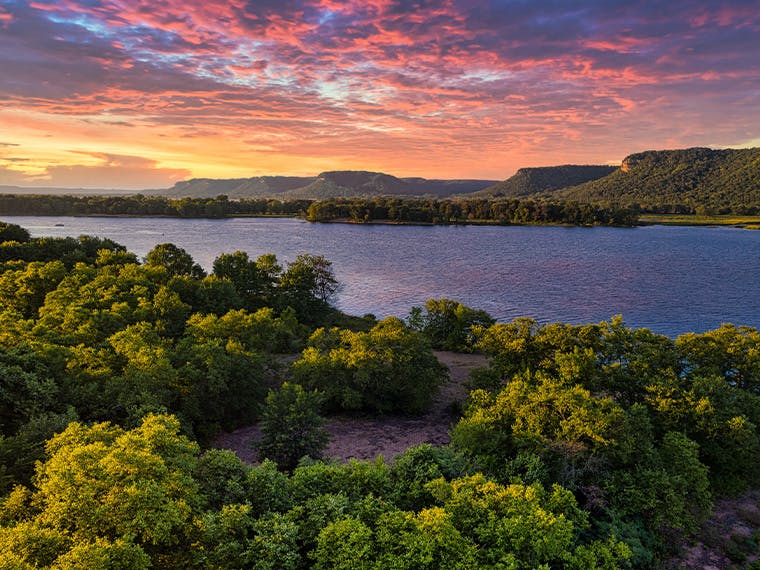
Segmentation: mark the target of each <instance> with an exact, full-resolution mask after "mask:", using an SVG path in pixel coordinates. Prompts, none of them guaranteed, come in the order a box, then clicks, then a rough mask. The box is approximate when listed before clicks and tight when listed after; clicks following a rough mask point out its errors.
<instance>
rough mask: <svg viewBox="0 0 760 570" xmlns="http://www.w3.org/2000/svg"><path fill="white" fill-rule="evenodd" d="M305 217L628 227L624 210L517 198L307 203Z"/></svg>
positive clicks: (633, 219)
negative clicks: (308, 204)
mask: <svg viewBox="0 0 760 570" xmlns="http://www.w3.org/2000/svg"><path fill="white" fill-rule="evenodd" d="M307 219H308V220H310V221H315V222H327V221H333V220H349V221H352V222H372V221H389V222H400V223H425V224H468V223H496V224H568V225H588V226H591V225H613V226H634V225H636V223H637V222H638V216H637V214H635V213H634V212H633V211H632V210H629V209H626V208H615V207H601V206H597V205H592V204H584V203H581V202H558V201H548V200H519V199H496V200H494V199H485V198H481V199H461V200H434V199H424V198H409V199H399V198H344V199H342V198H336V199H332V200H320V201H318V202H313V203H312V204H311V205H310V206H309V208H308V213H307Z"/></svg>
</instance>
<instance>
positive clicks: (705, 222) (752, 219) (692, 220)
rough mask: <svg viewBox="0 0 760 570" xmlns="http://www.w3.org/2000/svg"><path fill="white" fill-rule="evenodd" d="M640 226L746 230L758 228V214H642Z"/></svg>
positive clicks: (759, 226)
mask: <svg viewBox="0 0 760 570" xmlns="http://www.w3.org/2000/svg"><path fill="white" fill-rule="evenodd" d="M639 225H640V226H652V225H663V226H735V227H739V228H744V229H748V230H758V229H760V216H735V215H731V214H726V215H720V216H698V215H696V214H689V215H685V214H642V215H641V216H640V217H639Z"/></svg>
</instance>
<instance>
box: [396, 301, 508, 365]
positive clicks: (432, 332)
mask: <svg viewBox="0 0 760 570" xmlns="http://www.w3.org/2000/svg"><path fill="white" fill-rule="evenodd" d="M408 321H409V325H410V326H411V327H412V328H414V329H416V330H418V331H420V332H422V333H423V334H425V335H426V336H427V337H428V338H429V339H430V342H431V344H432V345H433V348H437V349H440V350H452V351H455V352H472V350H473V348H474V344H475V342H476V337H475V334H474V330H473V329H474V328H475V327H482V328H485V327H489V326H491V325H493V324H494V322H495V321H494V319H493V317H491V315H489V314H488V313H486V312H485V311H481V310H476V309H471V308H469V307H465V306H464V305H462V303H458V302H457V301H452V300H451V299H430V300H428V301H427V302H426V303H425V312H424V313H423V312H422V309H421V308H420V307H413V308H412V311H411V313H410V315H409V319H408Z"/></svg>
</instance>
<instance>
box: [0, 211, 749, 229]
mask: <svg viewBox="0 0 760 570" xmlns="http://www.w3.org/2000/svg"><path fill="white" fill-rule="evenodd" d="M25 216H30V217H31V216H33V217H40V218H56V217H58V218H61V217H65V218H156V219H178V220H225V219H236V218H292V219H298V220H303V221H305V222H309V223H319V224H352V225H377V226H503V227H509V226H519V227H527V226H549V227H568V228H575V227H581V228H593V227H613V228H635V227H646V226H656V225H661V226H683V227H689V226H692V227H706V226H716V227H735V228H740V229H747V230H760V215H759V216H734V215H730V214H728V215H719V216H698V215H695V214H692V215H686V214H642V216H641V217H640V218H639V220H638V222H637V223H636V224H635V225H633V226H622V225H614V224H593V225H591V224H562V223H551V222H548V223H535V222H526V223H519V222H501V221H498V220H456V221H451V222H446V223H441V222H414V221H406V220H366V221H362V220H352V219H350V218H337V219H332V220H309V219H308V218H306V217H304V216H298V215H293V214H237V215H230V216H171V215H167V214H47V213H36V214H4V213H0V219H2V218H3V217H9V218H13V217H25Z"/></svg>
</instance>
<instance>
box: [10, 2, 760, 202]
mask: <svg viewBox="0 0 760 570" xmlns="http://www.w3.org/2000/svg"><path fill="white" fill-rule="evenodd" d="M756 8H757V6H756V2H755V1H754V0H753V1H738V2H732V3H731V5H730V6H726V5H725V3H723V2H719V1H717V0H714V1H708V2H696V1H690V0H677V1H675V2H670V3H668V4H667V5H666V6H651V5H649V4H646V3H642V2H633V1H629V2H621V3H615V4H614V5H613V4H607V3H602V4H596V3H587V2H568V3H561V4H559V5H557V4H556V3H550V2H533V3H530V4H526V3H524V2H517V1H507V0H504V1H500V2H486V1H485V0H442V1H440V2H433V1H423V2H411V1H407V0H370V1H366V2H358V1H348V2H337V1H335V0H288V1H287V2H277V1H274V0H264V1H257V2H244V1H243V0H240V1H235V2H226V1H225V2H221V1H219V2H216V1H210V2H195V3H190V4H188V3H186V2H183V3H180V2H178V1H177V0H166V1H165V2H162V3H161V5H160V7H159V9H158V11H157V9H156V6H155V5H153V4H151V3H149V2H147V0H145V1H142V0H140V1H136V2H131V3H123V2H118V1H117V0H95V1H93V2H83V1H78V0H71V1H67V2H65V3H64V2H46V1H40V2H23V1H19V0H6V2H4V3H3V4H2V5H1V6H0V49H2V51H3V58H2V60H0V98H2V100H3V106H2V108H1V109H0V185H10V186H18V187H23V188H44V187H48V188H61V189H65V188H70V189H81V190H90V189H104V190H105V189H111V190H129V191H132V190H153V189H162V188H168V187H171V186H172V185H173V184H174V183H176V182H179V181H183V180H189V179H192V178H213V179H234V178H252V177H257V176H316V175H317V174H315V173H320V172H324V171H332V170H357V169H360V170H366V171H372V172H383V173H392V175H394V176H397V177H399V178H406V177H424V178H429V179H430V178H432V179H480V180H504V179H506V178H508V177H509V176H511V175H512V174H513V173H514V172H515V171H516V170H518V169H519V168H531V167H538V166H547V165H560V164H599V165H609V164H613V165H618V164H620V162H621V161H622V160H623V158H625V156H627V155H629V154H632V153H635V152H641V151H643V150H646V149H652V148H660V149H664V148H667V149H676V148H678V149H680V148H690V147H710V148H747V147H754V146H758V145H760V133H758V132H757V131H756V126H757V125H758V124H760V104H759V103H760V87H759V86H758V76H759V74H758V66H757V62H756V59H755V52H756V48H755V46H756V45H757V42H758V41H759V40H760V38H759V37H758V36H760V34H759V33H758V32H760V15H758V11H757V9H756ZM357 165H361V168H357ZM283 172H285V173H286V174H282V173H283Z"/></svg>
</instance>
